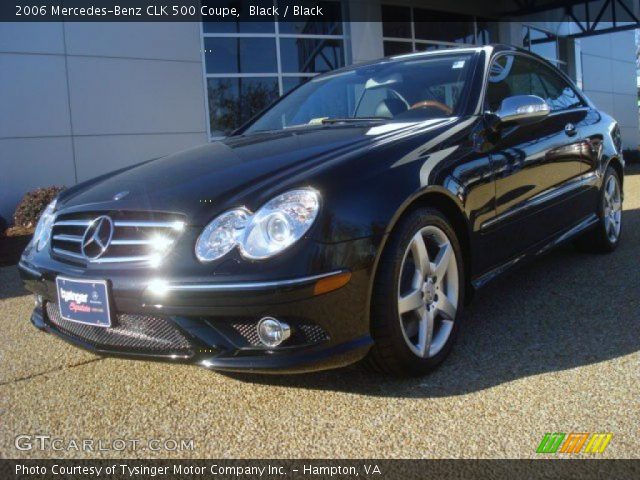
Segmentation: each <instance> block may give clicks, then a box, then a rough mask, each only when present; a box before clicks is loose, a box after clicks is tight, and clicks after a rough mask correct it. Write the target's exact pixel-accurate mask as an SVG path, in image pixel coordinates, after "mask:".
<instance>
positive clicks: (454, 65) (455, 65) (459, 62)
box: [451, 60, 464, 70]
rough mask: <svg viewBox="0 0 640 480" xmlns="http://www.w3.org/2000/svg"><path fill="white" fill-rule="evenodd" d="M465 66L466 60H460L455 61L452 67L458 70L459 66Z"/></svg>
mask: <svg viewBox="0 0 640 480" xmlns="http://www.w3.org/2000/svg"><path fill="white" fill-rule="evenodd" d="M462 67H464V60H458V61H457V62H453V66H452V67H451V68H452V69H453V70H457V69H458V68H462Z"/></svg>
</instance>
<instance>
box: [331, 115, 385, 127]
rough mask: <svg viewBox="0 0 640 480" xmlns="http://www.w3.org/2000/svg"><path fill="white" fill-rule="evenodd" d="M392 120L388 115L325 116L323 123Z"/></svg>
mask: <svg viewBox="0 0 640 480" xmlns="http://www.w3.org/2000/svg"><path fill="white" fill-rule="evenodd" d="M388 120H391V119H390V118H387V117H346V118H323V119H322V124H323V125H324V124H331V123H365V122H386V121H388Z"/></svg>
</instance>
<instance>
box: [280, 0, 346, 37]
mask: <svg viewBox="0 0 640 480" xmlns="http://www.w3.org/2000/svg"><path fill="white" fill-rule="evenodd" d="M292 5H293V4H292ZM299 5H302V6H305V7H313V6H315V5H317V6H319V7H320V8H321V9H322V21H316V20H315V19H314V17H309V19H308V20H307V21H296V22H288V21H287V22H280V23H279V24H278V29H279V31H280V33H286V34H292V33H301V34H305V35H342V5H341V4H340V2H331V1H320V2H315V1H312V0H307V1H304V2H299ZM291 9H292V6H291V5H290V6H289V13H288V14H287V15H292V11H291ZM279 11H280V14H281V15H284V5H280V7H279ZM299 18H300V17H296V19H299Z"/></svg>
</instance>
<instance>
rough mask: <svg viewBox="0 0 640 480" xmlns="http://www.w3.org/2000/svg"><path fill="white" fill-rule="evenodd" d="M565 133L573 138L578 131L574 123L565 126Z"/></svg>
mask: <svg viewBox="0 0 640 480" xmlns="http://www.w3.org/2000/svg"><path fill="white" fill-rule="evenodd" d="M564 133H566V134H567V136H569V137H573V136H574V135H575V134H576V133H578V131H577V130H576V126H575V125H574V124H573V123H567V124H566V125H565V126H564Z"/></svg>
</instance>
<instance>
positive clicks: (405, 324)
mask: <svg viewBox="0 0 640 480" xmlns="http://www.w3.org/2000/svg"><path fill="white" fill-rule="evenodd" d="M462 265H463V261H462V253H461V250H460V244H459V242H458V239H457V237H456V234H455V231H454V230H453V228H452V227H451V225H450V224H449V222H448V220H447V219H446V217H445V216H444V215H442V213H440V212H439V211H437V210H432V209H421V210H417V211H414V212H412V213H411V214H409V215H408V216H407V217H405V218H404V219H403V220H402V221H401V222H400V223H399V225H398V226H397V227H396V228H395V229H394V231H393V233H392V234H391V237H390V239H389V243H388V244H387V246H386V248H385V251H384V252H383V256H382V258H381V261H380V265H379V268H378V272H377V274H376V279H375V286H374V296H373V299H372V305H371V329H372V335H373V338H374V341H375V345H374V347H373V348H372V350H371V352H370V353H369V357H368V361H369V363H370V364H371V365H372V366H373V367H375V368H376V369H377V370H380V371H383V372H386V373H392V374H395V375H422V374H425V373H427V372H429V371H430V370H432V369H433V368H435V367H436V366H437V365H438V364H440V362H442V361H443V360H444V359H445V357H446V356H447V355H448V354H449V352H450V351H451V347H452V346H453V342H454V341H455V337H456V335H457V332H458V327H459V320H458V318H459V313H460V307H461V306H462V304H463V297H464V285H465V283H464V270H463V268H462Z"/></svg>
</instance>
